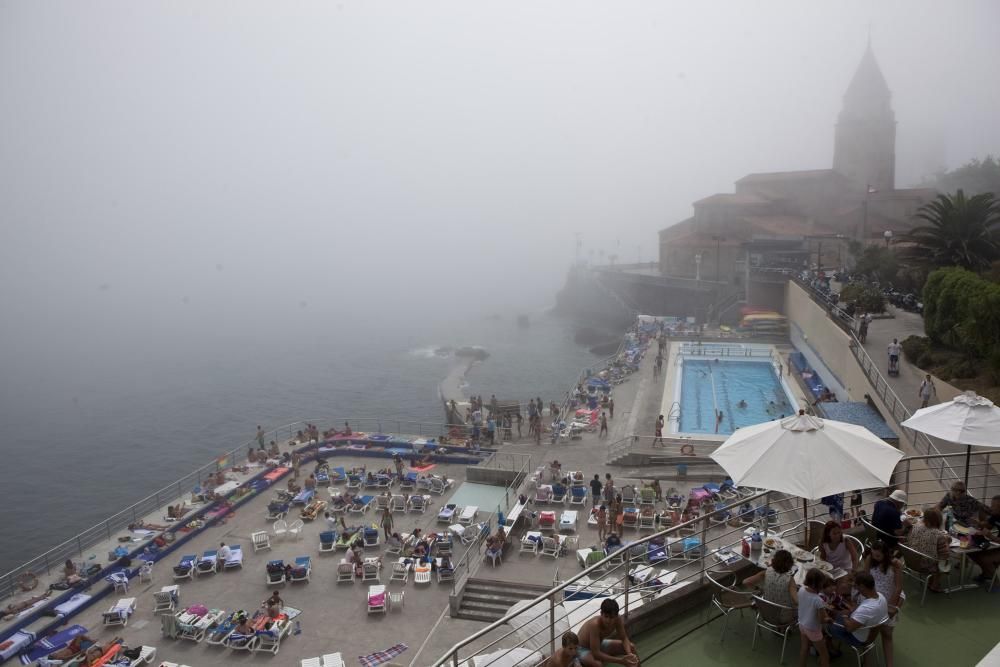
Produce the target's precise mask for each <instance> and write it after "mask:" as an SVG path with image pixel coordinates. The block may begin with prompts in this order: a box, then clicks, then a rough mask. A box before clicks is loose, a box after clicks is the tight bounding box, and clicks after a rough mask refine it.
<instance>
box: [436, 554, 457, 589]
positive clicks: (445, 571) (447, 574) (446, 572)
mask: <svg viewBox="0 0 1000 667" xmlns="http://www.w3.org/2000/svg"><path fill="white" fill-rule="evenodd" d="M437 580H438V583H439V584H440V583H441V582H443V581H454V580H455V565H454V564H453V563H452V562H451V559H450V558H448V559H444V558H438V559H437Z"/></svg>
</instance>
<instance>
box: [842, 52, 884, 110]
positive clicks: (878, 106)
mask: <svg viewBox="0 0 1000 667" xmlns="http://www.w3.org/2000/svg"><path fill="white" fill-rule="evenodd" d="M891 99H892V93H891V92H890V91H889V84H888V83H886V81H885V76H883V75H882V69H881V68H880V67H879V66H878V61H876V60H875V52H874V51H872V45H871V42H869V43H868V47H867V48H866V49H865V53H864V55H863V56H861V62H860V63H859V64H858V68H857V69H856V70H855V71H854V77H853V78H852V79H851V83H850V84H848V86H847V92H845V93H844V111H845V112H851V113H856V114H860V115H869V114H871V113H874V112H885V111H889V112H890V113H891V109H890V106H889V105H890V100H891Z"/></svg>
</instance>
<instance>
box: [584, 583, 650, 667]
mask: <svg viewBox="0 0 1000 667" xmlns="http://www.w3.org/2000/svg"><path fill="white" fill-rule="evenodd" d="M618 612H619V607H618V602H616V601H615V600H614V599H612V598H605V600H604V602H602V603H601V613H600V614H598V615H597V616H595V617H594V618H591V619H589V620H588V621H586V622H585V623H584V624H583V625H582V626H581V627H580V647H579V649H578V650H577V656H578V657H579V660H580V664H581V665H582V666H583V667H604V665H607V664H615V665H626V666H627V667H638V665H639V657H638V656H637V655H636V653H635V645H634V644H632V642H631V640H630V639H629V638H628V634H627V633H626V632H625V623H624V622H623V620H622V617H621V616H619V615H618ZM612 635H614V636H616V637H618V639H611V636H612Z"/></svg>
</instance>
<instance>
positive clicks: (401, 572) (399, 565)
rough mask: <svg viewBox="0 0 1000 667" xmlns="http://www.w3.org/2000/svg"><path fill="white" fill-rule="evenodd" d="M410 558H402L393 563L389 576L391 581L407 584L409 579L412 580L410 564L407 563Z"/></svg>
mask: <svg viewBox="0 0 1000 667" xmlns="http://www.w3.org/2000/svg"><path fill="white" fill-rule="evenodd" d="M407 560H408V559H406V558H400V559H399V562H396V563H393V564H392V575H391V576H390V577H389V581H390V582H393V581H401V582H403V584H404V585H405V584H406V582H407V581H409V580H410V564H409V563H407V562H406V561H407Z"/></svg>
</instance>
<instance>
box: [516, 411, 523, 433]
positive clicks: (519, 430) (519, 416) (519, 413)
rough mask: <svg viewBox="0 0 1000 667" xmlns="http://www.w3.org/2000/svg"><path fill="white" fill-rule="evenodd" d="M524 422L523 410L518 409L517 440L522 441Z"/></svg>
mask: <svg viewBox="0 0 1000 667" xmlns="http://www.w3.org/2000/svg"><path fill="white" fill-rule="evenodd" d="M523 421H524V417H522V416H521V408H518V409H517V439H518V440H520V439H521V422H523Z"/></svg>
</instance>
